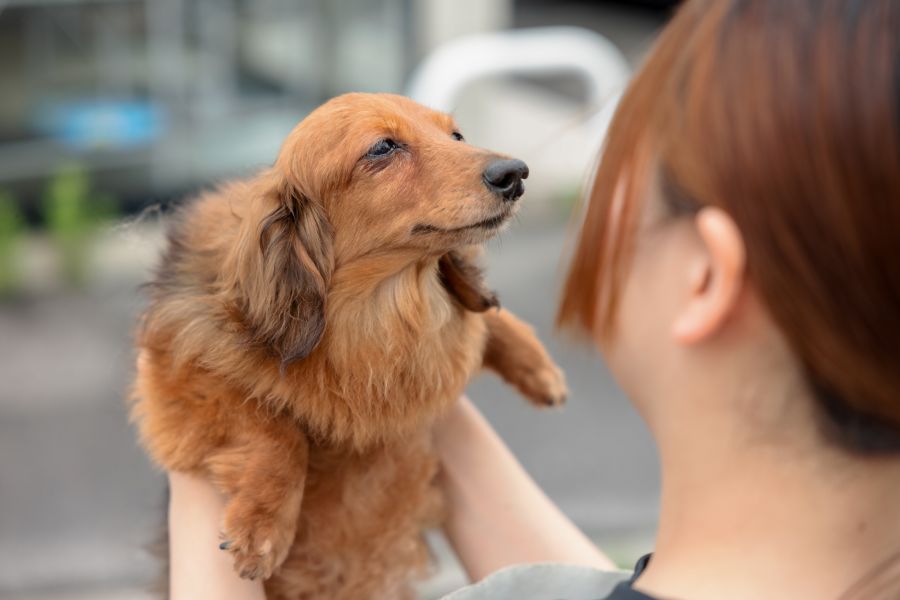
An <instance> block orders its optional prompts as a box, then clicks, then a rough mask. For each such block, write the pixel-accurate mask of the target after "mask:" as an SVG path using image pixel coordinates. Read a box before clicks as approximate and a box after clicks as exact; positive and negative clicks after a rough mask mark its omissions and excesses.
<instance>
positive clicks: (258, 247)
mask: <svg viewBox="0 0 900 600" xmlns="http://www.w3.org/2000/svg"><path fill="white" fill-rule="evenodd" d="M459 137H460V136H458V133H457V132H456V128H455V125H454V123H453V121H452V119H451V118H450V117H448V116H447V115H444V114H441V113H437V112H434V111H431V110H429V109H426V108H424V107H422V106H420V105H417V104H415V103H414V102H412V101H410V100H407V99H405V98H402V97H398V96H391V95H365V94H350V95H346V96H341V97H339V98H336V99H333V100H331V101H330V102H328V103H326V104H325V105H323V106H322V107H320V108H318V109H317V110H316V111H314V112H313V113H312V114H311V115H310V116H308V117H307V118H306V119H304V120H303V122H301V123H300V124H299V125H298V126H297V127H296V128H295V130H294V131H293V132H292V133H291V134H290V136H289V137H288V138H287V140H286V141H285V143H284V145H283V147H282V150H281V152H280V154H279V156H278V159H277V161H276V163H275V165H274V166H273V167H272V168H271V169H267V170H265V171H263V172H262V173H260V174H259V175H257V176H256V177H253V178H250V179H247V180H244V181H238V182H232V183H229V184H226V185H223V186H222V187H221V188H219V189H218V190H216V191H214V192H211V193H207V194H204V195H202V196H200V197H199V198H197V199H196V200H195V201H194V202H192V203H190V204H189V205H187V206H186V207H185V208H183V209H182V210H181V213H180V214H179V215H178V218H177V219H176V222H175V224H174V225H173V226H172V228H171V230H170V234H169V244H168V249H167V251H166V253H165V255H164V257H163V260H162V264H161V267H160V268H159V270H158V273H157V275H156V278H155V281H154V282H153V284H152V286H151V288H150V289H151V302H150V306H149V308H148V309H147V311H146V313H145V314H144V316H143V318H142V321H141V324H140V327H139V330H138V340H137V345H138V348H139V357H138V373H137V380H136V383H135V388H134V394H133V397H134V406H133V418H134V420H135V421H136V423H137V425H138V430H139V435H140V439H141V442H142V443H143V445H144V447H145V448H146V449H147V451H148V453H149V454H150V455H151V457H152V458H153V459H154V460H155V461H156V462H157V463H158V464H159V465H161V466H162V467H164V468H165V469H168V470H176V471H185V472H191V473H196V474H199V475H202V476H204V477H207V478H210V479H211V480H212V481H213V482H214V484H215V485H216V486H217V487H218V488H219V489H220V490H221V491H222V492H223V493H224V495H225V496H226V498H227V499H228V501H227V505H226V512H225V517H224V523H223V525H222V531H223V539H224V540H225V542H224V543H223V546H224V548H225V549H226V550H227V551H228V552H230V553H231V554H232V555H233V557H234V560H235V567H236V569H237V570H238V572H239V573H240V574H241V575H242V576H244V577H262V578H264V579H266V590H267V594H268V596H269V597H270V598H291V599H297V598H329V599H335V600H339V599H343V598H347V599H350V598H352V599H355V600H359V599H367V598H402V597H406V596H408V594H409V583H410V581H411V580H412V579H413V578H415V577H417V576H421V575H423V573H424V568H425V566H426V564H427V549H426V548H425V545H424V543H423V541H422V535H421V534H422V531H423V529H424V528H426V527H428V526H433V525H435V524H437V523H438V522H439V521H440V517H441V502H440V494H439V493H438V491H437V489H436V488H435V486H434V482H433V480H434V476H435V473H436V471H437V468H438V465H437V462H436V459H435V457H434V456H433V453H432V451H431V447H430V439H429V428H430V424H431V423H432V422H433V421H434V419H435V417H437V416H438V415H439V414H440V413H441V411H443V410H444V409H446V408H447V407H448V406H449V405H450V404H451V403H452V402H453V401H454V400H455V399H456V398H457V397H458V396H459V394H460V393H461V392H462V391H463V389H464V388H465V385H466V383H467V382H468V381H469V379H470V377H471V376H472V374H473V373H475V372H476V371H477V370H478V369H479V368H480V367H481V366H482V365H485V366H488V367H491V368H493V369H495V370H496V371H498V372H499V373H500V375H501V376H503V377H504V378H505V379H506V380H507V381H509V382H510V383H512V384H513V385H515V386H517V387H518V388H519V389H520V390H521V391H522V392H523V393H524V394H525V395H526V396H528V397H529V398H531V399H532V400H533V401H534V402H535V403H538V404H556V403H559V402H562V400H563V399H564V397H565V393H566V388H565V383H564V381H563V377H562V373H561V372H560V371H559V369H558V368H557V367H556V366H555V365H554V364H553V362H552V361H551V359H550V358H549V356H548V355H547V353H546V351H545V350H544V349H543V347H542V346H541V345H540V343H539V342H538V340H537V339H536V338H535V336H534V334H533V333H532V332H531V329H530V328H529V327H528V326H527V325H525V324H523V323H522V322H520V321H518V320H517V319H516V318H515V317H513V316H512V315H511V314H510V313H508V312H506V311H504V310H500V309H498V308H496V306H497V302H496V299H495V298H494V297H493V295H492V294H490V293H489V292H488V291H487V290H486V289H485V288H484V286H483V283H482V281H481V279H480V274H479V271H478V269H477V268H476V267H475V266H474V262H473V261H474V258H475V256H476V255H477V250H478V244H479V243H480V242H482V241H484V240H486V239H487V238H488V237H490V236H492V235H494V234H495V233H496V231H497V230H498V228H499V227H500V225H501V224H502V223H503V222H505V221H506V220H507V218H508V217H509V216H510V215H511V214H512V213H513V211H514V210H515V202H514V201H510V200H509V199H508V198H507V199H503V198H501V197H499V196H498V195H497V194H496V193H492V192H491V191H490V190H488V188H487V187H486V186H485V184H484V182H483V181H482V173H483V171H484V169H485V167H486V166H487V165H488V164H489V163H491V162H492V161H495V160H497V159H500V158H503V157H500V156H498V155H496V154H493V153H490V152H488V151H485V150H481V149H478V148H475V147H473V146H470V145H468V144H466V143H464V142H463V141H461V140H460V139H459ZM384 139H390V140H394V141H395V142H396V144H395V147H392V148H391V151H390V152H388V153H386V154H384V155H380V154H373V153H372V152H370V151H369V149H370V148H372V147H373V145H375V144H377V143H378V142H379V140H384ZM383 149H384V147H382V150H383Z"/></svg>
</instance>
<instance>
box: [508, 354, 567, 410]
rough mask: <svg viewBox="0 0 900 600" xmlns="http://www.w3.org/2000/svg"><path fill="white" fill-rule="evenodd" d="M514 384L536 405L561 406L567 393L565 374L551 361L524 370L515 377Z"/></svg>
mask: <svg viewBox="0 0 900 600" xmlns="http://www.w3.org/2000/svg"><path fill="white" fill-rule="evenodd" d="M515 385H516V387H517V388H518V389H519V391H520V392H522V394H524V395H525V397H526V398H528V399H529V400H531V402H532V404H535V405H537V406H561V405H562V404H563V403H564V402H565V401H566V397H567V396H568V395H569V388H568V386H567V385H566V376H565V374H564V373H563V372H562V369H560V368H559V367H557V366H556V365H554V364H553V363H548V364H546V365H544V366H541V367H539V368H536V369H530V370H528V371H524V372H523V373H521V374H520V375H519V376H518V377H516V381H515Z"/></svg>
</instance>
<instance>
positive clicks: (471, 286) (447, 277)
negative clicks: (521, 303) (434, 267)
mask: <svg viewBox="0 0 900 600" xmlns="http://www.w3.org/2000/svg"><path fill="white" fill-rule="evenodd" d="M438 264H439V267H440V272H441V282H442V283H443V284H444V287H445V288H446V289H447V291H448V292H450V294H451V295H452V296H453V297H454V298H456V299H457V301H459V303H460V304H461V305H462V306H463V307H464V308H466V309H467V310H470V311H472V312H484V311H486V310H487V309H489V308H499V307H500V300H499V299H498V298H497V294H495V293H494V292H492V291H491V290H489V289H488V288H487V286H486V285H485V283H484V276H483V275H482V273H481V269H479V268H478V266H477V265H476V264H475V263H474V262H473V261H472V260H471V259H469V258H468V257H466V256H465V255H464V254H463V253H462V252H460V251H457V250H451V251H450V252H448V253H447V254H444V255H443V256H441V259H440V262H439V263H438Z"/></svg>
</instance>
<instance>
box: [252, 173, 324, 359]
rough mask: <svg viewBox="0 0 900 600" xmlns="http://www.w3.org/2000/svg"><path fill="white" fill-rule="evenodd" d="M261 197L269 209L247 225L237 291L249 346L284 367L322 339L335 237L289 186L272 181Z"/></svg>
mask: <svg viewBox="0 0 900 600" xmlns="http://www.w3.org/2000/svg"><path fill="white" fill-rule="evenodd" d="M265 196H266V197H265V198H264V199H263V200H264V204H265V205H266V206H267V207H271V208H269V209H268V210H269V212H268V214H266V215H265V216H264V217H263V218H262V219H261V220H258V221H257V222H256V223H248V226H249V228H250V229H249V230H248V234H249V237H250V239H247V240H246V243H244V244H242V246H243V254H244V255H245V256H244V260H243V261H242V264H241V267H240V269H241V277H240V280H241V281H240V286H241V288H242V290H241V291H242V295H243V304H244V314H245V316H246V318H247V320H248V323H247V325H248V326H249V328H250V329H251V332H252V337H253V341H254V342H256V343H259V344H263V345H265V346H268V347H270V348H272V349H274V350H275V351H276V352H277V353H278V354H279V356H280V357H281V363H282V368H284V367H286V366H287V365H289V364H290V363H292V362H294V361H296V360H299V359H302V358H305V357H306V356H308V355H309V354H310V353H311V352H312V351H313V350H314V349H315V347H316V346H317V345H318V343H319V341H320V340H321V339H322V334H323V333H324V331H325V301H326V294H327V290H328V286H329V283H330V281H331V275H332V272H333V270H334V257H333V239H334V236H333V232H332V229H331V225H330V223H329V222H328V220H327V218H326V217H325V214H324V211H323V209H322V207H321V206H320V205H319V204H318V203H317V202H315V201H313V200H311V199H310V198H308V197H306V196H304V195H303V194H302V193H300V192H299V190H297V189H295V188H294V187H293V186H292V185H291V184H290V183H289V182H287V181H285V180H283V179H281V178H277V179H276V183H275V184H274V185H272V186H270V187H269V188H268V189H267V190H266V191H265Z"/></svg>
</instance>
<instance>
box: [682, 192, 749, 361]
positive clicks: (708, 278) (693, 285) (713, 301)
mask: <svg viewBox="0 0 900 600" xmlns="http://www.w3.org/2000/svg"><path fill="white" fill-rule="evenodd" d="M696 226H697V232H698V234H699V236H700V240H701V243H702V250H703V253H704V256H703V258H702V259H701V260H698V262H697V264H696V265H694V266H692V268H691V271H690V272H689V273H688V277H689V297H688V299H687V302H686V304H685V306H684V308H683V309H682V311H681V312H680V313H679V314H678V316H677V318H676V319H675V321H674V323H673V324H672V336H673V337H674V338H675V341H676V342H678V343H679V344H682V345H692V344H696V343H699V342H701V341H703V340H706V339H708V338H710V337H711V336H713V335H714V334H716V333H717V332H719V331H721V329H722V327H723V326H724V325H725V324H726V323H727V322H728V320H729V318H731V317H732V316H733V315H734V314H735V311H736V310H737V309H738V307H739V302H738V301H739V299H740V295H741V291H742V289H743V285H744V274H745V270H746V256H745V249H744V240H743V237H742V236H741V233H740V230H738V228H737V225H736V224H735V223H734V220H732V218H731V217H730V216H729V215H728V214H727V213H726V212H725V211H723V210H721V209H719V208H715V207H707V208H704V209H703V210H701V211H700V212H699V213H698V214H697V216H696Z"/></svg>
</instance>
